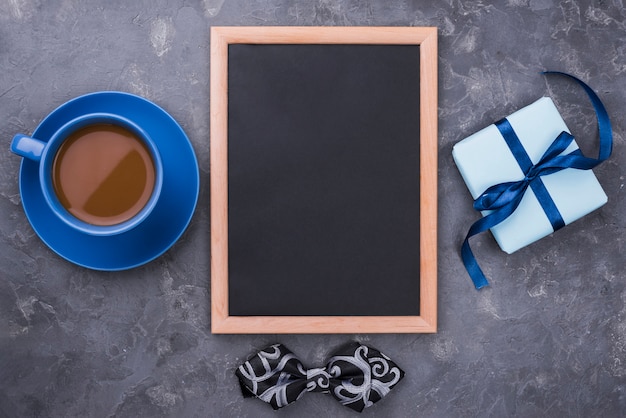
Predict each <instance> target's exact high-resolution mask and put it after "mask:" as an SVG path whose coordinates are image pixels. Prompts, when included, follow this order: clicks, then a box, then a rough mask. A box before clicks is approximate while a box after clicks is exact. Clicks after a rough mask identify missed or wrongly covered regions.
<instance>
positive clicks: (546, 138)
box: [452, 97, 607, 254]
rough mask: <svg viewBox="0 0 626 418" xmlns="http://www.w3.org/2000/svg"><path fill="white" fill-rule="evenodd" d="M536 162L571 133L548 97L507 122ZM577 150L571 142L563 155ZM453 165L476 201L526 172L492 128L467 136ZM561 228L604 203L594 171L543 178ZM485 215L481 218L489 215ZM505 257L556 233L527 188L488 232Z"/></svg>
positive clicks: (569, 170)
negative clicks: (513, 207)
mask: <svg viewBox="0 0 626 418" xmlns="http://www.w3.org/2000/svg"><path fill="white" fill-rule="evenodd" d="M506 119H507V120H508V121H509V123H510V124H511V126H512V127H513V130H514V131H515V133H516V134H517V136H518V138H519V140H520V142H521V143H522V145H523V146H524V149H525V150H526V153H527V154H528V156H529V157H530V159H531V160H532V162H533V164H536V163H537V162H538V161H539V159H540V158H541V156H542V155H543V153H544V152H545V151H546V150H547V149H548V147H549V146H550V144H551V143H552V142H553V141H554V139H555V138H556V137H557V136H558V135H559V134H560V133H561V132H562V131H566V132H568V133H569V132H570V131H569V129H568V128H567V126H566V125H565V122H564V121H563V119H562V118H561V115H560V114H559V111H558V110H557V108H556V106H555V105H554V103H553V102H552V100H551V99H550V98H549V97H543V98H541V99H539V100H537V101H536V102H534V103H532V104H531V105H528V106H526V107H524V108H522V109H520V110H518V111H517V112H515V113H513V114H511V115H510V116H508V117H507V118H506ZM577 148H578V145H577V144H576V142H575V141H573V142H572V143H571V144H570V145H569V147H568V148H567V149H566V150H565V151H564V152H563V153H562V155H564V154H567V153H570V152H571V151H574V150H575V149H577ZM452 156H453V158H454V161H455V163H456V165H457V167H458V169H459V171H460V173H461V176H462V177H463V180H465V184H466V185H467V188H468V189H469V191H470V193H471V195H472V197H473V198H474V199H476V198H478V197H479V196H480V195H481V194H482V193H483V192H484V191H485V190H486V189H487V188H489V187H491V186H493V185H496V184H499V183H504V182H510V181H518V180H521V179H523V178H524V173H523V172H522V169H521V168H520V166H519V164H518V162H517V161H516V159H515V157H514V156H513V154H512V152H511V150H510V149H509V147H508V145H507V144H506V142H505V141H504V139H503V137H502V134H501V133H500V131H499V130H498V128H497V127H496V125H495V124H492V125H489V126H488V127H486V128H484V129H483V130H481V131H479V132H477V133H475V134H473V135H471V136H469V137H467V138H465V139H464V140H462V141H460V142H459V143H457V144H456V145H455V146H454V148H453V150H452ZM541 180H542V181H543V183H544V184H545V187H546V189H547V190H548V192H549V194H550V197H551V198H552V200H553V201H554V203H555V205H556V207H557V208H558V210H559V212H560V214H561V216H562V218H563V221H564V222H565V224H566V225H567V224H570V223H572V222H574V221H575V220H577V219H579V218H581V217H583V216H585V215H586V214H588V213H590V212H592V211H594V210H596V209H598V208H599V207H601V206H602V205H604V204H605V203H606V202H607V196H606V194H605V193H604V190H602V187H601V186H600V183H599V182H598V179H597V178H596V176H595V175H594V173H593V171H592V170H577V169H573V168H567V169H564V170H561V171H559V172H557V173H553V174H549V175H545V176H542V177H541ZM489 213H490V212H489V211H483V212H482V214H483V216H486V215H487V214H489ZM491 232H492V234H493V236H494V238H495V239H496V241H497V242H498V245H500V248H502V250H503V251H505V252H507V253H509V254H510V253H513V252H514V251H517V250H519V249H520V248H522V247H525V246H526V245H528V244H531V243H533V242H535V241H537V240H539V239H541V238H543V237H545V236H546V235H549V234H551V233H552V232H554V230H553V228H552V225H551V223H550V221H549V220H548V217H547V216H546V213H545V211H544V209H543V208H542V206H541V205H540V203H539V201H538V200H537V197H536V196H535V194H534V192H533V191H532V189H531V188H528V189H527V190H526V192H525V194H524V197H523V198H522V200H521V202H520V204H519V206H518V207H517V209H516V210H515V211H514V212H513V213H512V214H511V216H509V217H508V218H507V219H505V220H504V221H502V222H501V223H500V224H498V225H496V226H494V227H493V228H491Z"/></svg>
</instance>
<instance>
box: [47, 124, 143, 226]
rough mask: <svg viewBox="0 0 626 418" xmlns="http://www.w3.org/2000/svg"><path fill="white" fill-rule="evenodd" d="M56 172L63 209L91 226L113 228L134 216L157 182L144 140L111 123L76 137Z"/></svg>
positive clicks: (60, 156) (57, 158)
mask: <svg viewBox="0 0 626 418" xmlns="http://www.w3.org/2000/svg"><path fill="white" fill-rule="evenodd" d="M52 172H53V173H52V174H53V186H54V191H55V193H56V195H57V197H58V199H59V201H60V202H61V204H62V205H63V207H65V209H67V210H68V211H69V212H70V213H71V214H72V215H74V216H75V217H76V218H78V219H80V220H82V221H84V222H87V223H89V224H93V225H115V224H119V223H121V222H124V221H127V220H128V219H130V218H132V217H133V216H135V215H136V214H137V213H139V211H140V210H141V209H142V208H143V207H144V206H145V205H146V203H147V202H148V200H149V199H150V196H151V194H152V190H153V189H154V182H155V169H154V162H153V161H152V157H151V155H150V152H149V151H148V148H147V147H146V145H144V143H143V141H141V140H140V139H139V138H138V137H137V136H136V135H134V134H133V133H132V132H130V131H128V130H127V129H125V128H122V127H120V126H117V125H110V124H96V125H90V126H87V127H85V128H82V129H79V130H78V131H76V132H74V133H72V134H71V135H70V136H69V137H68V138H67V139H66V140H65V141H64V142H63V144H62V145H61V147H60V148H59V150H58V151H57V154H56V156H55V159H54V163H53V167H52Z"/></svg>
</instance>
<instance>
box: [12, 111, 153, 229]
mask: <svg viewBox="0 0 626 418" xmlns="http://www.w3.org/2000/svg"><path fill="white" fill-rule="evenodd" d="M103 127H107V128H103ZM117 128H121V130H122V131H123V132H124V133H125V134H129V135H130V136H132V138H131V139H130V141H139V142H140V144H142V148H141V149H145V150H146V151H147V154H146V155H148V156H149V160H150V162H151V168H150V179H149V180H147V181H146V184H147V183H148V182H149V184H147V185H146V187H147V188H146V191H144V192H143V194H142V195H141V196H142V197H141V200H137V204H138V205H139V206H140V207H137V208H135V209H132V208H130V209H128V210H127V211H126V212H124V213H121V214H115V213H114V214H111V213H107V214H106V216H107V218H106V219H113V221H106V222H105V221H103V222H93V221H92V219H91V218H89V219H88V218H85V217H84V216H81V215H80V214H79V213H80V212H77V211H76V210H75V208H74V207H72V206H71V202H70V203H68V199H67V198H66V196H65V195H66V194H70V193H69V192H65V191H63V188H62V185H61V186H60V185H59V184H58V183H59V181H58V179H59V178H60V177H59V175H58V174H57V172H58V170H59V168H58V167H57V166H55V162H56V164H57V165H58V164H61V163H60V162H59V161H58V160H59V159H60V158H61V157H59V156H60V155H61V153H62V152H63V151H62V150H64V149H68V147H69V146H70V143H71V141H77V140H78V138H79V137H80V138H81V140H82V141H83V143H84V144H88V141H89V140H88V139H84V138H87V136H86V135H87V134H86V133H85V132H89V133H90V134H91V132H93V134H94V135H95V134H98V135H101V130H103V129H117ZM122 131H120V132H122ZM83 133H85V134H83ZM130 136H129V137H130ZM108 138H109V137H107V140H108ZM110 138H111V140H112V138H113V137H110ZM104 140H105V137H101V139H100V141H101V142H100V143H101V144H105V143H106V142H102V141H104ZM111 146H112V145H111ZM102 149H105V150H106V147H105V148H102ZM85 150H86V148H84V147H83V148H80V147H78V146H75V147H74V150H73V151H72V156H73V157H72V158H73V160H74V161H75V162H76V163H75V164H74V166H76V167H80V168H81V170H80V171H76V172H72V171H67V172H64V173H65V174H64V176H66V178H68V179H71V180H72V185H71V192H72V193H74V194H76V193H83V194H84V195H85V196H87V197H89V199H88V201H89V202H91V201H94V202H96V203H91V204H90V205H91V206H92V207H93V206H94V205H96V206H97V205H102V204H104V203H106V204H107V205H109V204H110V205H112V206H113V207H115V209H108V208H107V209H106V210H108V211H109V212H111V210H113V211H114V212H115V210H117V207H116V205H117V206H120V202H122V203H123V202H125V201H126V200H128V199H129V198H128V197H127V195H128V193H129V191H128V190H125V189H128V188H133V187H134V188H135V189H136V186H135V185H134V182H136V179H134V178H131V177H129V175H130V174H124V175H125V176H126V177H123V176H122V177H120V174H119V173H120V172H121V170H122V168H123V167H125V166H128V165H129V164H130V162H128V161H131V159H129V158H121V159H120V162H119V163H114V164H117V165H114V166H112V167H108V168H106V169H107V170H108V172H106V170H105V169H103V168H102V167H101V165H103V164H104V165H106V164H105V163H104V162H103V164H100V162H99V161H98V160H99V158H95V161H94V157H93V154H94V152H91V154H90V155H91V159H90V160H88V159H87V158H84V159H83V158H82V156H81V154H80V153H81V152H82V151H85ZM11 151H12V152H14V153H15V154H18V155H20V156H22V157H24V158H27V159H29V160H32V161H34V162H36V163H38V164H39V177H38V178H39V185H40V187H41V191H42V194H43V196H44V198H45V202H46V204H47V205H48V206H49V208H50V209H51V211H52V212H53V213H54V214H55V215H56V216H57V217H58V218H59V219H61V220H62V221H63V222H65V224H67V225H69V226H70V227H72V228H73V229H75V230H77V231H79V232H81V233H84V234H88V235H94V236H112V235H117V234H121V233H124V232H127V231H129V230H131V229H133V228H135V227H137V226H138V225H140V224H141V223H142V222H144V221H145V220H146V218H148V216H149V215H150V213H151V212H152V210H153V209H154V208H155V206H156V204H157V202H158V200H159V197H160V194H161V189H162V184H163V164H162V161H161V156H160V155H159V151H158V148H157V146H156V144H155V142H154V141H153V140H152V139H151V138H150V136H149V135H148V134H147V133H146V132H145V130H144V129H142V128H141V127H140V126H138V125H137V124H136V123H134V122H133V121H131V120H129V119H128V118H125V117H123V116H120V115H116V114H112V113H89V114H85V115H81V116H78V117H76V118H74V119H72V120H70V121H68V122H67V123H65V124H64V125H62V126H61V127H60V128H58V129H57V130H56V131H55V132H54V133H53V134H52V135H51V136H50V139H49V140H48V141H42V140H40V139H37V138H32V137H30V136H28V135H23V134H17V135H15V137H14V138H13V141H12V143H11ZM92 151H93V150H92ZM68 152H69V151H68ZM133 152H135V151H133ZM142 152H143V151H142ZM105 154H106V153H103V156H102V158H101V159H102V160H106V159H107V158H109V157H107V156H106V155H105ZM85 155H87V154H85ZM120 155H122V154H120ZM122 156H123V155H122ZM133 157H134V154H133ZM109 159H110V158H109ZM135 159H136V158H135ZM144 160H145V158H144ZM133 161H134V160H133ZM109 165H110V164H109ZM146 165H148V164H146ZM74 166H73V167H74ZM55 170H56V171H55ZM93 170H100V171H103V170H104V171H103V172H104V174H102V173H99V174H97V175H96V174H94V173H92V172H91V171H93ZM128 173H131V172H128ZM92 177H94V178H96V177H97V178H102V183H101V184H100V185H98V186H97V190H103V189H106V192H107V193H106V194H104V195H103V192H101V191H99V192H97V193H96V191H93V190H91V189H89V190H87V189H86V190H85V191H81V190H79V188H80V187H82V184H83V183H85V184H86V183H87V181H86V180H85V179H91V178H92ZM113 177H116V182H115V183H111V179H112V178H113ZM83 180H84V181H83ZM81 181H82V183H81ZM149 186H151V190H148V189H149ZM90 187H91V188H93V187H94V186H93V185H90ZM133 193H135V192H134V191H133ZM95 194H99V195H101V197H100V200H94V199H93V195H95ZM135 194H136V193H135ZM90 196H91V197H90ZM133 196H134V195H133ZM144 202H145V203H144ZM96 211H98V208H97V207H96ZM101 212H103V211H102V210H101V211H100V212H98V213H101ZM113 215H115V216H113ZM103 219H105V217H104V215H103ZM118 219H119V221H118Z"/></svg>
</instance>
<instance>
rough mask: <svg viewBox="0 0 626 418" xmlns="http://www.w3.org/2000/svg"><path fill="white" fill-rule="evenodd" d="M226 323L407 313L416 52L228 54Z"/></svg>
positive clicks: (338, 49)
mask: <svg viewBox="0 0 626 418" xmlns="http://www.w3.org/2000/svg"><path fill="white" fill-rule="evenodd" d="M228 56H229V61H228V63H229V69H230V70H229V79H228V115H229V119H228V167H229V169H228V185H229V189H228V208H229V220H230V221H229V224H228V227H229V230H228V236H229V241H228V243H229V257H230V259H229V284H230V290H229V305H228V306H229V312H230V314H231V315H286V314H290V315H419V303H418V301H419V232H420V231H419V117H418V114H417V112H416V109H419V46H416V45H393V46H388V45H306V44H305V45H231V46H230V47H229V51H228Z"/></svg>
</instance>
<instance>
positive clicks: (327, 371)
mask: <svg viewBox="0 0 626 418" xmlns="http://www.w3.org/2000/svg"><path fill="white" fill-rule="evenodd" d="M235 374H236V375H237V377H238V378H239V382H240V383H241V388H242V391H243V393H244V396H255V397H257V398H258V399H260V400H262V401H264V402H267V403H269V404H270V405H272V407H273V408H274V409H279V408H282V407H283V406H286V405H289V404H291V403H293V402H295V401H296V400H298V399H299V398H300V397H301V396H302V395H304V394H305V393H306V392H322V393H329V394H331V395H332V396H333V397H334V398H335V399H337V400H338V401H339V402H341V404H342V405H345V406H347V407H349V408H352V409H354V410H355V411H358V412H361V411H363V409H365V408H367V407H370V406H372V405H373V404H374V403H376V402H378V401H379V400H381V399H382V398H383V397H384V396H385V395H387V394H388V393H389V391H390V390H391V389H393V387H394V386H395V385H396V384H397V383H398V382H399V381H400V380H401V379H402V378H403V377H404V371H402V370H401V369H400V368H399V367H398V366H397V365H396V364H395V363H394V362H393V361H391V360H390V359H389V357H387V356H386V355H384V354H383V353H381V352H380V351H378V350H376V349H375V348H371V347H368V346H365V345H362V344H358V343H354V344H351V345H349V346H346V347H344V348H343V349H342V350H340V351H338V352H337V353H336V354H335V355H334V356H333V357H331V359H330V360H329V361H328V363H327V364H326V366H325V367H322V368H313V369H305V368H304V366H303V365H302V362H301V361H300V360H299V359H298V358H297V357H296V356H295V355H294V354H293V353H292V352H291V351H290V350H289V349H287V348H286V347H285V346H284V345H282V344H275V345H272V346H270V347H267V348H266V349H264V350H261V351H259V352H258V353H257V354H255V355H254V356H253V357H251V358H250V359H249V360H248V361H246V362H245V363H244V364H242V365H241V366H239V368H238V369H237V370H236V372H235Z"/></svg>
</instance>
